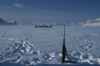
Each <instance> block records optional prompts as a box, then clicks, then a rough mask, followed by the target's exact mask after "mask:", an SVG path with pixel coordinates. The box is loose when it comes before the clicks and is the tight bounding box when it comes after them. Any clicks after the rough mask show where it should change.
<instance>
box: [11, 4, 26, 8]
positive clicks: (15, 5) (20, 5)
mask: <svg viewBox="0 0 100 66" xmlns="http://www.w3.org/2000/svg"><path fill="white" fill-rule="evenodd" d="M12 6H14V7H19V8H23V7H24V6H25V5H22V4H19V3H14V4H12Z"/></svg>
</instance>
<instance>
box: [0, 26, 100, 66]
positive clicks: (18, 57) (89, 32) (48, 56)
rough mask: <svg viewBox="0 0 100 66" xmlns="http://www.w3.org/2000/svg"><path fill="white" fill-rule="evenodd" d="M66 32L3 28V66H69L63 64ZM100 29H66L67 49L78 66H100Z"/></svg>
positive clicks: (0, 40) (59, 28)
mask: <svg viewBox="0 0 100 66" xmlns="http://www.w3.org/2000/svg"><path fill="white" fill-rule="evenodd" d="M63 28H64V27H63V26H53V28H35V27H34V26H0V66H33V65H34V66H63V65H66V64H62V63H61V58H62V54H61V53H62V44H63V31H64V29H63ZM99 28H100V27H99V26H97V27H88V26H87V27H82V26H66V33H65V35H66V37H65V40H66V42H65V43H66V48H67V51H68V55H69V57H70V59H72V60H73V61H75V62H76V64H75V65H78V66H80V65H81V66H82V65H83V66H84V65H85V66H86V65H87V66H88V65H94V66H95V65H98V66H99V65H100V53H99V52H100V48H99V47H100V30H99ZM66 59H67V58H66ZM71 65H74V64H71Z"/></svg>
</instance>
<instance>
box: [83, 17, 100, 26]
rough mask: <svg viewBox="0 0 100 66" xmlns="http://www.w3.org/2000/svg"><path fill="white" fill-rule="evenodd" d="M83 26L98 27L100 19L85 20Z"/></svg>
mask: <svg viewBox="0 0 100 66" xmlns="http://www.w3.org/2000/svg"><path fill="white" fill-rule="evenodd" d="M83 26H100V18H97V19H96V20H87V21H86V22H85V24H84V25H83Z"/></svg>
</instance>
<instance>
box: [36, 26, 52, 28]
mask: <svg viewBox="0 0 100 66" xmlns="http://www.w3.org/2000/svg"><path fill="white" fill-rule="evenodd" d="M35 28H52V26H35Z"/></svg>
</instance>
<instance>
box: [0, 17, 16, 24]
mask: <svg viewBox="0 0 100 66" xmlns="http://www.w3.org/2000/svg"><path fill="white" fill-rule="evenodd" d="M0 25H17V23H16V22H15V21H14V22H9V23H8V22H6V21H4V20H3V19H2V18H0Z"/></svg>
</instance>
